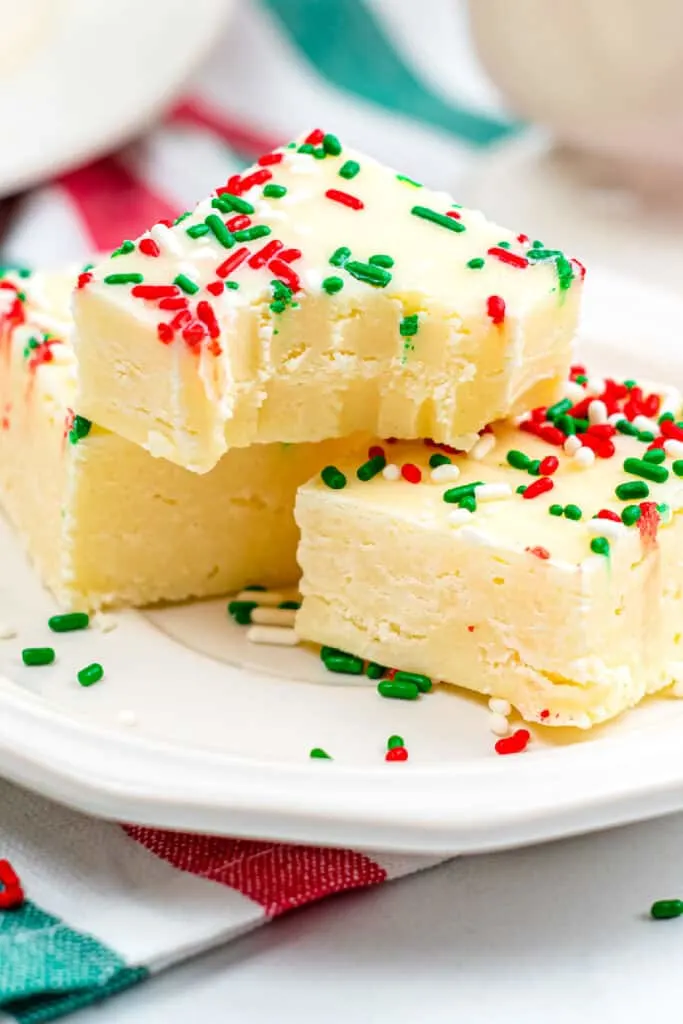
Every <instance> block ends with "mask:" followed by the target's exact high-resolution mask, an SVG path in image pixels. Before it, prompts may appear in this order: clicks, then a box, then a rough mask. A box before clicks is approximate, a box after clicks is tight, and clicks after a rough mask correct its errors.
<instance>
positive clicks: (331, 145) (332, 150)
mask: <svg viewBox="0 0 683 1024" xmlns="http://www.w3.org/2000/svg"><path fill="white" fill-rule="evenodd" d="M323 149H324V150H325V152H326V153H327V155H328V156H339V154H340V153H341V151H342V145H341V142H340V141H339V139H338V138H337V136H336V135H324V136H323Z"/></svg>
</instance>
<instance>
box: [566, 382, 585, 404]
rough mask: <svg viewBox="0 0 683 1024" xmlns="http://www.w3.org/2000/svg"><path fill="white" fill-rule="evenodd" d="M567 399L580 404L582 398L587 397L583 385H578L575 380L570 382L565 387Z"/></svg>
mask: <svg viewBox="0 0 683 1024" xmlns="http://www.w3.org/2000/svg"><path fill="white" fill-rule="evenodd" d="M564 394H565V398H568V399H569V400H570V401H571V402H580V401H581V399H582V398H585V397H586V392H585V391H584V389H583V387H582V386H581V384H577V383H576V381H575V380H568V381H567V383H566V384H565V386H564Z"/></svg>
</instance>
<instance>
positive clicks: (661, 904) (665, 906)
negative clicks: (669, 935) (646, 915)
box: [650, 900, 683, 921]
mask: <svg viewBox="0 0 683 1024" xmlns="http://www.w3.org/2000/svg"><path fill="white" fill-rule="evenodd" d="M650 915H651V916H652V917H654V919H655V920H656V921H666V920H668V919H669V918H672V917H681V916H682V915H683V900H657V901H656V903H653V904H652V906H651V907H650Z"/></svg>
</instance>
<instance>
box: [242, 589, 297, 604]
mask: <svg viewBox="0 0 683 1024" xmlns="http://www.w3.org/2000/svg"><path fill="white" fill-rule="evenodd" d="M234 600H235V601H255V602H256V604H257V605H259V607H261V608H277V606H278V605H279V604H282V602H283V601H284V600H286V598H285V595H284V594H280V593H279V592H278V591H276V590H240V592H239V594H238V595H237V597H236V598H234Z"/></svg>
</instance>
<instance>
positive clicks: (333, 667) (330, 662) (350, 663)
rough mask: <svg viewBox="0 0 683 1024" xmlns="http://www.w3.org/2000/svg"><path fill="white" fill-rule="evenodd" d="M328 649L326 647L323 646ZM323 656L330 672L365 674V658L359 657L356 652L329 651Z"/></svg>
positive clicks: (354, 674)
mask: <svg viewBox="0 0 683 1024" xmlns="http://www.w3.org/2000/svg"><path fill="white" fill-rule="evenodd" d="M323 651H326V648H323ZM321 658H322V661H323V663H324V665H325V668H326V669H327V671H328V672H339V673H341V674H342V675H347V676H362V675H363V667H364V663H363V659H362V658H357V657H356V655H355V654H345V653H344V652H343V651H333V652H327V651H326V653H325V654H324V655H323V653H322V651H321Z"/></svg>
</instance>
